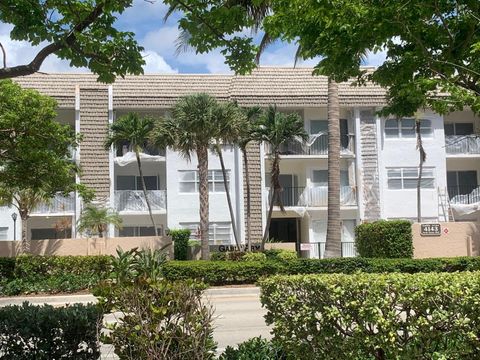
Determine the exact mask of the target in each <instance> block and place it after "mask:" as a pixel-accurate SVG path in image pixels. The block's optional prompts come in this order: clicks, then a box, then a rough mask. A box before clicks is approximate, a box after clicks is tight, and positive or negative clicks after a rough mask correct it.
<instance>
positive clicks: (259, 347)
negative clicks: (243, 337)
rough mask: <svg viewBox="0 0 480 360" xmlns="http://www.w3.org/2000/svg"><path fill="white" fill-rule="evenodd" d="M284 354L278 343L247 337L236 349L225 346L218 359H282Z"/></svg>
mask: <svg viewBox="0 0 480 360" xmlns="http://www.w3.org/2000/svg"><path fill="white" fill-rule="evenodd" d="M284 359H286V356H285V354H284V352H283V349H282V348H281V346H280V345H279V344H276V343H274V342H271V341H269V340H266V339H262V338H261V337H255V338H252V339H249V340H247V341H245V342H243V343H241V344H239V345H238V347H237V348H236V349H234V348H233V347H231V346H227V348H226V349H225V351H224V352H223V354H222V355H220V357H219V360H284Z"/></svg>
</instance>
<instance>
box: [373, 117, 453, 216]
mask: <svg viewBox="0 0 480 360" xmlns="http://www.w3.org/2000/svg"><path fill="white" fill-rule="evenodd" d="M421 118H423V119H429V120H431V121H432V131H433V134H432V136H431V137H430V138H427V137H424V138H423V146H424V149H425V152H426V154H427V160H426V162H425V163H424V167H433V168H434V175H435V185H434V188H433V189H422V191H421V193H422V217H423V218H438V216H439V207H438V188H439V187H440V188H445V186H446V162H445V136H444V130H443V118H442V116H440V115H438V114H435V113H433V112H430V111H427V112H425V113H422V115H421ZM380 129H381V141H380V149H379V160H380V161H379V170H380V171H379V173H380V184H381V193H382V195H383V196H382V199H381V205H382V215H383V217H385V218H415V217H416V216H417V211H416V209H417V190H416V189H401V190H391V189H388V185H387V169H388V168H391V167H418V165H419V153H418V150H417V149H416V138H408V139H405V138H393V139H391V138H388V139H387V138H385V131H384V129H385V119H381V120H380Z"/></svg>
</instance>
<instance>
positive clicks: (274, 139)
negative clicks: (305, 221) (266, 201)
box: [254, 106, 307, 249]
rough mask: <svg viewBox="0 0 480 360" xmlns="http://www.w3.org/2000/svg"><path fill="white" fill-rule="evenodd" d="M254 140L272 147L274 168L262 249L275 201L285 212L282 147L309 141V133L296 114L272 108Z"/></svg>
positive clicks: (259, 123)
mask: <svg viewBox="0 0 480 360" xmlns="http://www.w3.org/2000/svg"><path fill="white" fill-rule="evenodd" d="M254 138H255V139H256V140H257V141H260V142H266V143H267V144H269V145H270V158H271V161H272V167H271V170H270V175H271V188H272V189H273V194H272V197H271V199H270V208H269V210H268V215H267V224H266V227H265V232H264V234H263V239H262V249H263V247H264V246H265V242H266V241H267V238H268V232H269V228H270V223H271V220H272V213H273V206H274V203H275V199H277V201H278V205H279V206H280V210H281V211H285V209H284V207H283V203H282V200H281V197H280V192H281V191H283V189H282V186H281V185H280V179H279V176H280V147H281V146H282V145H283V144H284V143H286V142H289V141H293V140H302V141H305V140H306V139H307V133H306V131H305V128H304V126H303V119H302V118H301V117H300V116H299V115H298V114H296V113H291V114H283V113H281V112H278V111H277V109H276V107H275V106H270V107H269V108H268V109H267V110H266V111H265V112H264V113H263V114H262V115H261V116H260V117H259V119H258V122H257V124H256V126H255V130H254Z"/></svg>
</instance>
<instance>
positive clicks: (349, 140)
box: [266, 134, 355, 156]
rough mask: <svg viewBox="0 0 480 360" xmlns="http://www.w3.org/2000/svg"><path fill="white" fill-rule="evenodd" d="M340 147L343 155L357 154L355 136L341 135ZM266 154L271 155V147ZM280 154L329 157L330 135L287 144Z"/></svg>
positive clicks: (268, 147)
mask: <svg viewBox="0 0 480 360" xmlns="http://www.w3.org/2000/svg"><path fill="white" fill-rule="evenodd" d="M340 145H341V147H340V151H341V154H342V155H353V154H354V153H355V136H354V135H346V134H344V135H341V136H340ZM266 153H267V154H270V153H271V150H270V146H268V145H267V147H266ZM280 154H281V155H301V156H304V155H309V156H319V155H328V135H320V136H315V135H310V138H309V140H307V141H306V142H304V143H302V142H299V141H292V142H288V143H285V144H283V145H282V146H281V148H280Z"/></svg>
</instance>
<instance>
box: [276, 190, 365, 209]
mask: <svg viewBox="0 0 480 360" xmlns="http://www.w3.org/2000/svg"><path fill="white" fill-rule="evenodd" d="M272 195H273V191H272V190H271V189H268V199H269V202H270V200H271V198H272ZM280 198H281V200H282V204H283V206H308V207H324V206H328V187H327V186H312V187H305V186H295V187H284V188H283V191H281V192H280ZM274 205H275V206H279V203H278V199H277V198H275V203H274ZM340 205H342V206H357V196H356V188H355V187H354V186H342V187H340Z"/></svg>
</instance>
